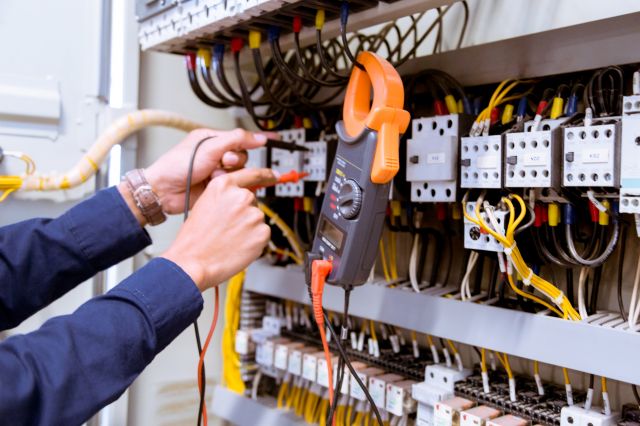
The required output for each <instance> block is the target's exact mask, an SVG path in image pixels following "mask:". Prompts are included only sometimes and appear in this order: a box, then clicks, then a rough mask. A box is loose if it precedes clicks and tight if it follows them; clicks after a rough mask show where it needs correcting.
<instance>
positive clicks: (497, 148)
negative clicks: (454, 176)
mask: <svg viewBox="0 0 640 426" xmlns="http://www.w3.org/2000/svg"><path fill="white" fill-rule="evenodd" d="M502 151H503V147H502V135H492V136H475V137H472V136H469V137H465V138H462V144H461V150H460V175H461V176H460V186H461V187H462V188H481V189H491V188H495V189H499V188H502V157H503V155H502Z"/></svg>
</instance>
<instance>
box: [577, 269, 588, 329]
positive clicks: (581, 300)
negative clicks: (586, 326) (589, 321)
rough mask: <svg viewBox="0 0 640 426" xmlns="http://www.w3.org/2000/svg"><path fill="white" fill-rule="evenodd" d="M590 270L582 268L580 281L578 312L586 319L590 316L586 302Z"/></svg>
mask: <svg viewBox="0 0 640 426" xmlns="http://www.w3.org/2000/svg"><path fill="white" fill-rule="evenodd" d="M589 270H590V269H589V268H587V267H583V268H580V278H579V279H578V312H579V313H580V316H581V317H582V318H583V319H585V318H587V317H588V316H589V314H588V313H587V303H586V301H585V288H584V287H585V285H586V282H587V277H588V276H589Z"/></svg>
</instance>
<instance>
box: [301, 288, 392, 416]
mask: <svg viewBox="0 0 640 426" xmlns="http://www.w3.org/2000/svg"><path fill="white" fill-rule="evenodd" d="M307 291H308V292H309V297H310V298H311V299H312V300H313V293H312V292H311V285H310V283H307ZM350 294H351V293H350V292H348V294H345V297H349V296H350ZM348 306H349V304H348V302H347V303H346V304H345V307H346V308H348ZM347 313H348V312H347ZM322 314H323V315H324V322H325V324H326V326H327V328H328V329H329V333H331V338H332V339H333V341H334V343H335V345H336V348H337V349H338V353H339V354H340V359H341V360H342V361H343V362H344V363H345V365H346V366H347V368H348V369H349V372H350V373H351V375H352V377H353V378H354V379H355V381H356V383H358V386H360V388H361V389H362V391H363V392H364V396H365V397H366V398H367V401H369V404H371V408H372V409H373V413H374V414H375V416H376V420H377V422H378V425H379V426H382V425H383V423H382V416H380V412H379V411H378V407H377V406H376V404H375V402H374V400H373V398H372V397H371V394H370V393H369V389H368V388H367V386H366V385H365V384H364V383H362V380H360V376H358V373H357V372H356V370H355V369H354V368H353V365H351V361H350V360H349V356H348V355H347V353H346V352H345V350H344V347H343V346H342V343H341V342H340V338H339V337H338V336H337V335H336V332H335V330H334V329H333V325H332V324H331V321H329V317H328V315H327V313H326V312H324V309H323V310H322ZM339 371H340V370H338V372H339ZM339 392H340V389H339V388H336V393H339ZM334 399H335V394H334ZM334 406H335V405H334ZM327 424H328V425H330V424H331V423H329V422H327Z"/></svg>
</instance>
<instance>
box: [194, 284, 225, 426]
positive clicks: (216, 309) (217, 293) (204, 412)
mask: <svg viewBox="0 0 640 426" xmlns="http://www.w3.org/2000/svg"><path fill="white" fill-rule="evenodd" d="M219 310H220V290H219V288H218V286H216V287H215V307H214V308H213V320H212V321H211V327H210V328H209V334H207V339H206V340H205V341H204V346H203V347H202V352H200V359H199V360H198V389H203V383H202V376H201V374H200V372H201V371H202V366H203V364H204V356H205V354H206V353H207V349H208V348H209V343H211V338H212V337H213V332H214V330H215V329H216V324H217V323H218V312H219ZM200 408H201V409H202V423H203V424H204V426H207V403H206V402H205V401H203V403H202V407H200Z"/></svg>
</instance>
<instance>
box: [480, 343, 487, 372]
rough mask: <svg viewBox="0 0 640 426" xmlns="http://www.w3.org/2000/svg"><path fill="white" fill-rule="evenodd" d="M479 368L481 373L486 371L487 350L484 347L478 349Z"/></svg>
mask: <svg viewBox="0 0 640 426" xmlns="http://www.w3.org/2000/svg"><path fill="white" fill-rule="evenodd" d="M480 369H481V370H482V372H483V373H486V372H487V371H488V370H487V351H486V349H485V348H481V349H480Z"/></svg>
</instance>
